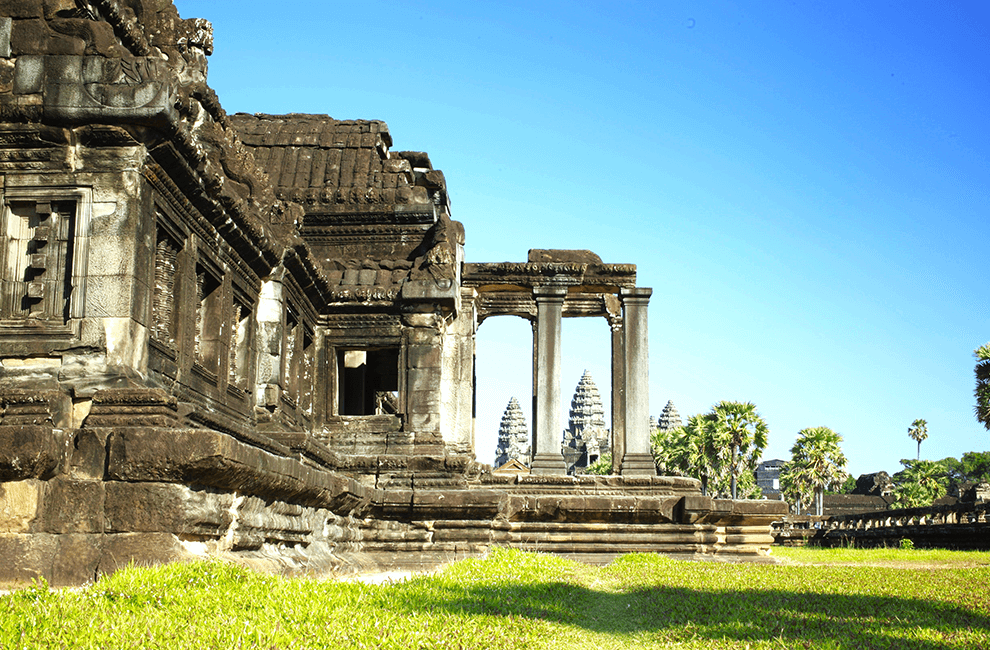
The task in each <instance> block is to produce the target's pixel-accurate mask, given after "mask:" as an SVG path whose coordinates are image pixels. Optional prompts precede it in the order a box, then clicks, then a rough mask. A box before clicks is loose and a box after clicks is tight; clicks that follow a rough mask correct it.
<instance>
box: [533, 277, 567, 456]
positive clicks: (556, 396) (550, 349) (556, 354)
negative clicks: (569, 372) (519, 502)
mask: <svg viewBox="0 0 990 650" xmlns="http://www.w3.org/2000/svg"><path fill="white" fill-rule="evenodd" d="M533 295H534V297H535V298H536V336H535V339H536V368H534V369H533V374H534V376H535V377H536V386H535V387H534V393H535V394H536V404H535V406H536V408H535V411H534V413H533V424H534V431H533V434H534V438H535V440H534V444H533V449H534V450H535V451H534V454H533V464H532V467H531V468H530V469H531V471H532V473H533V474H566V473H567V467H566V466H565V465H564V457H563V456H562V455H561V453H560V440H561V436H562V432H563V429H562V427H561V424H560V330H561V323H560V319H561V315H562V314H563V312H564V297H565V296H566V295H567V288H566V287H536V288H535V289H533Z"/></svg>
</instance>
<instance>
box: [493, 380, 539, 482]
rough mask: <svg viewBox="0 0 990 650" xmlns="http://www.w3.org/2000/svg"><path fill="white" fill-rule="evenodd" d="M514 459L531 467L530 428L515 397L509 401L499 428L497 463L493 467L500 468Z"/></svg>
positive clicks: (496, 452)
mask: <svg viewBox="0 0 990 650" xmlns="http://www.w3.org/2000/svg"><path fill="white" fill-rule="evenodd" d="M512 458H515V459H516V460H518V461H519V462H520V463H522V464H523V465H525V466H527V467H529V462H530V442H529V428H528V427H527V426H526V416H525V415H523V412H522V408H520V406H519V400H517V399H516V398H515V397H513V398H511V399H510V400H509V404H508V406H506V407H505V413H503V414H502V422H501V423H499V426H498V446H497V447H496V448H495V463H494V464H493V465H492V467H495V468H499V467H501V466H502V465H505V464H506V463H507V462H509V460H510V459H512Z"/></svg>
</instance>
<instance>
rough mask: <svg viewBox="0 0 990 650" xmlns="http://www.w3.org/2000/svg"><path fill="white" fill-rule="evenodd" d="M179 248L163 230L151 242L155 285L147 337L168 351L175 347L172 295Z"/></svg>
mask: <svg viewBox="0 0 990 650" xmlns="http://www.w3.org/2000/svg"><path fill="white" fill-rule="evenodd" d="M181 250H182V246H181V244H179V242H178V241H177V240H176V239H175V238H174V237H172V236H171V235H170V234H169V233H167V232H166V231H164V230H163V229H161V228H159V229H158V235H157V238H156V241H155V280H154V282H155V285H154V297H153V303H152V326H151V335H152V338H154V339H155V340H156V341H159V342H160V343H164V344H165V345H167V346H168V347H170V348H175V347H176V336H177V332H178V319H177V314H176V310H175V292H176V284H177V278H178V275H179V261H178V260H179V252H180V251H181Z"/></svg>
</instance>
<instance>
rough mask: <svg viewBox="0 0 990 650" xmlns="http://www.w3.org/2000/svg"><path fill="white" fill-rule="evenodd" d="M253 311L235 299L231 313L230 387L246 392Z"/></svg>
mask: <svg viewBox="0 0 990 650" xmlns="http://www.w3.org/2000/svg"><path fill="white" fill-rule="evenodd" d="M251 316H252V309H251V308H250V307H248V306H247V305H246V304H245V303H244V302H242V301H240V300H237V299H235V300H234V303H233V309H232V312H231V318H230V321H231V332H232V334H231V341H230V348H229V349H230V357H229V358H228V362H227V373H228V378H227V383H228V386H233V387H234V388H236V389H238V390H241V391H246V390H247V389H248V382H249V380H250V377H249V370H250V368H249V365H250V358H251V349H250V336H251Z"/></svg>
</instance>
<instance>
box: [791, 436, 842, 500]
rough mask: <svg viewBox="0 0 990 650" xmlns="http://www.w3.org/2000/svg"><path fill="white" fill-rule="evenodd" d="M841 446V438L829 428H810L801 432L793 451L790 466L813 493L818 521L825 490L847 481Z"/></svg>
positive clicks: (792, 448)
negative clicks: (791, 465)
mask: <svg viewBox="0 0 990 650" xmlns="http://www.w3.org/2000/svg"><path fill="white" fill-rule="evenodd" d="M841 444H842V436H840V435H839V434H838V433H836V432H835V431H832V430H831V429H829V428H828V427H810V428H807V429H801V430H800V431H798V437H797V440H796V441H795V442H794V446H793V447H791V462H792V463H793V464H794V465H795V466H797V467H798V468H800V470H799V471H800V472H801V474H803V476H804V477H805V478H806V479H807V481H808V483H810V485H811V487H812V488H813V489H814V492H815V514H816V515H818V516H819V517H820V516H822V514H823V513H824V509H825V507H824V495H825V489H826V488H828V487H832V486H835V485H840V484H842V482H843V481H845V480H846V472H845V467H846V457H845V456H844V455H843V454H842V449H841V448H840V445H841Z"/></svg>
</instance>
